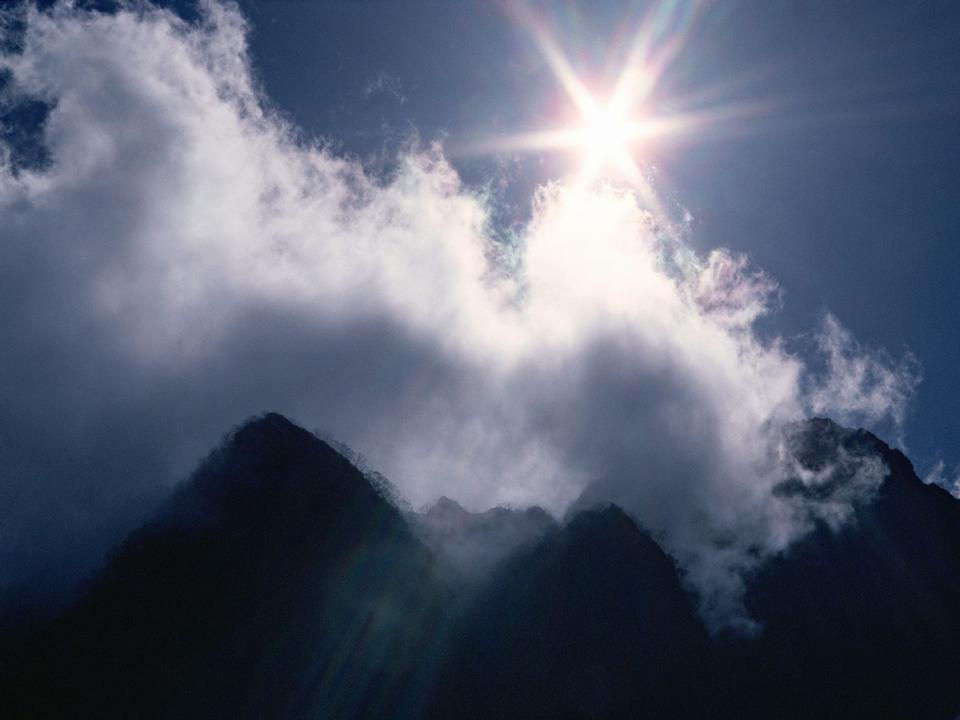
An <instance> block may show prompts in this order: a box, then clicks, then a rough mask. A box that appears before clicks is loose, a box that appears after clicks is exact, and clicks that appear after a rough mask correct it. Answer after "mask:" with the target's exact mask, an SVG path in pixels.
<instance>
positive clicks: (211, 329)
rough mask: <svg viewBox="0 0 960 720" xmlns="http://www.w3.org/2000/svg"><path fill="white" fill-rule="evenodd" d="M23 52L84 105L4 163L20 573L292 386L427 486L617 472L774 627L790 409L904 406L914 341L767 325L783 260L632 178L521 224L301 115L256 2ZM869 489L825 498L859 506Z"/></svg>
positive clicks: (557, 200)
mask: <svg viewBox="0 0 960 720" xmlns="http://www.w3.org/2000/svg"><path fill="white" fill-rule="evenodd" d="M2 64H3V65H4V66H6V67H7V68H9V70H10V72H12V75H13V78H14V83H15V84H14V90H13V92H15V93H18V94H20V95H22V96H30V97H41V98H44V99H46V100H48V101H51V102H53V103H55V104H54V108H53V110H52V112H51V114H50V118H49V122H48V125H47V129H46V138H45V139H46V143H47V145H48V147H49V150H50V154H51V158H52V161H53V164H52V166H51V167H49V168H47V169H45V170H43V171H36V172H20V173H14V172H13V171H12V169H11V168H10V167H9V165H8V166H6V167H4V168H3V169H2V170H0V212H2V215H3V217H4V220H5V223H4V225H3V227H2V228H0V288H2V289H0V294H2V297H0V301H2V302H4V304H5V307H7V308H11V309H12V311H10V312H8V313H6V314H5V315H4V316H3V317H2V318H0V347H3V348H5V351H4V352H5V356H4V362H3V363H2V364H0V447H2V448H4V449H5V454H4V455H3V456H2V458H3V460H2V463H3V464H2V466H0V473H2V475H0V483H2V485H0V487H2V488H3V493H4V496H5V498H6V499H7V502H5V503H4V505H3V509H2V510H0V513H3V515H2V516H0V519H2V523H0V524H2V525H4V526H5V527H6V528H7V533H6V538H5V539H4V540H3V545H2V546H0V547H2V549H0V562H5V563H6V566H7V567H8V568H26V567H28V566H30V565H31V564H32V565H33V566H36V565H37V564H39V562H40V560H39V559H38V558H42V557H47V556H49V555H51V554H53V553H55V552H56V551H58V550H62V549H63V548H65V547H68V546H69V545H76V544H78V543H80V540H81V539H83V538H85V537H86V538H87V539H86V540H83V542H84V543H86V544H87V545H89V544H90V540H89V535H85V533H87V534H89V533H90V532H91V530H92V529H94V528H96V526H97V525H98V523H99V522H101V521H102V518H103V517H105V516H107V515H109V513H116V512H120V511H121V509H122V506H123V503H125V502H128V501H130V500H131V499H132V498H134V497H136V495H137V493H139V492H142V491H143V490H145V489H149V488H153V487H157V486H169V485H170V484H171V483H172V482H174V481H176V480H178V479H180V478H181V477H182V476H183V474H184V473H185V472H186V471H187V470H188V469H189V468H190V467H191V465H192V464H193V463H194V462H195V461H196V460H197V458H198V457H199V456H200V455H201V454H202V452H203V451H204V450H206V449H207V448H209V447H210V446H211V445H212V444H213V443H214V442H215V441H216V440H217V438H218V437H219V434H220V433H221V432H223V431H224V430H225V429H226V428H227V427H229V426H230V425H231V424H233V423H235V422H237V421H238V420H240V419H242V418H243V417H245V416H248V415H250V414H253V413H257V412H260V411H263V410H265V409H277V410H279V411H281V412H285V413H288V414H290V415H291V416H292V417H293V418H295V419H297V420H299V421H301V422H302V423H303V424H305V425H306V426H308V427H322V428H325V429H327V430H329V431H331V432H333V433H334V434H336V436H337V437H339V438H341V439H343V440H344V441H346V442H348V443H349V444H350V445H352V446H354V447H356V448H358V449H360V450H362V451H363V452H364V454H365V455H366V456H367V457H368V458H369V460H370V462H371V464H372V465H374V466H375V467H377V468H379V469H381V470H383V471H384V472H385V473H386V474H387V475H388V476H389V477H390V478H391V479H392V480H393V481H394V482H395V483H396V484H397V485H398V486H399V487H400V488H401V490H402V491H403V492H404V493H405V494H406V495H407V496H408V497H409V498H410V500H411V501H412V502H413V503H414V504H415V505H419V504H422V503H423V502H425V501H427V500H429V499H432V498H434V497H436V496H438V495H441V494H445V495H449V496H452V497H455V498H457V499H458V500H461V501H462V502H464V503H465V504H467V505H468V506H472V507H475V508H482V507H488V506H490V505H494V504H497V503H503V502H509V503H532V502H536V503H542V504H544V505H546V506H547V507H548V508H550V509H552V510H553V511H555V512H561V511H562V510H563V509H564V508H565V507H566V506H567V505H568V504H569V503H570V502H571V501H572V500H573V499H574V498H575V497H576V496H577V495H578V494H579V493H580V492H581V491H582V490H583V489H584V488H585V487H586V486H587V484H588V483H591V482H593V481H598V482H597V484H595V485H594V488H595V489H596V488H599V489H598V490H597V492H602V493H605V494H606V495H607V496H608V497H611V498H613V499H617V500H620V501H621V502H623V503H624V504H625V505H626V506H627V508H628V509H629V510H631V511H632V512H634V513H635V514H636V515H637V516H638V517H639V518H640V519H641V520H642V521H643V522H644V523H645V524H646V525H648V526H649V527H650V528H651V529H653V530H656V531H657V532H658V533H660V534H662V535H663V537H664V538H665V542H666V544H667V546H668V548H669V549H670V550H671V551H672V552H673V553H675V555H676V556H677V557H678V558H679V559H680V561H681V562H682V563H683V564H684V566H685V568H686V569H687V572H688V576H689V578H690V580H691V582H692V583H693V584H694V585H695V586H696V587H697V588H698V590H699V591H700V592H701V597H702V598H703V610H704V614H705V616H706V617H708V618H709V619H710V620H711V622H713V623H714V624H723V623H730V622H733V623H740V624H742V625H744V626H749V623H748V621H746V620H745V619H744V618H742V616H741V612H742V611H741V608H740V607H739V592H740V590H741V588H742V582H743V573H745V572H749V570H751V569H752V568H753V567H755V566H756V564H757V563H758V562H759V561H760V560H762V558H764V557H766V556H767V555H769V554H770V553H773V552H778V551H779V550H781V549H783V548H784V547H786V546H787V545H788V544H789V543H790V542H792V541H793V540H794V539H795V538H796V537H798V536H799V535H801V534H802V533H803V532H805V531H806V530H807V529H808V528H809V523H810V521H811V520H810V518H811V514H810V513H811V512H813V511H812V510H809V511H808V510H802V508H801V509H798V505H797V503H798V502H799V500H797V499H793V500H790V501H788V500H785V499H783V498H782V497H778V496H775V495H774V494H773V488H774V487H775V486H777V485H778V484H779V483H780V482H781V481H782V480H783V479H784V478H785V476H786V475H785V474H786V473H789V472H792V471H793V470H795V468H791V467H789V462H788V461H787V459H786V457H785V456H784V454H783V451H782V450H783V433H782V428H784V427H785V426H786V425H787V424H788V423H789V422H791V421H793V420H796V419H798V418H801V417H803V416H805V415H806V414H807V413H809V412H811V411H812V412H830V413H833V414H835V415H838V416H839V417H841V418H843V419H848V418H851V417H862V418H863V419H864V420H865V421H866V422H877V421H881V420H883V419H884V418H889V419H892V421H893V422H895V423H896V424H897V425H898V426H901V427H902V422H903V418H904V411H905V406H906V402H907V401H908V400H909V398H910V394H911V392H912V390H913V387H914V385H915V384H916V377H917V376H916V373H915V370H914V368H913V366H912V365H911V364H910V362H911V361H909V360H907V361H904V362H902V363H899V364H898V363H894V362H892V361H890V360H889V359H888V358H886V357H885V356H883V355H875V354H869V353H867V352H865V351H864V350H862V349H861V348H858V347H857V346H856V345H855V344H854V343H853V341H852V340H851V339H850V336H849V334H848V333H846V331H845V330H843V328H842V327H841V326H840V325H839V323H837V322H836V320H834V319H833V318H832V317H828V318H827V320H826V322H825V323H824V327H823V330H822V333H821V341H822V346H823V349H824V352H825V357H826V361H827V371H826V373H825V374H816V373H811V372H810V371H809V370H808V369H807V366H806V365H805V363H804V362H803V361H802V360H801V359H800V358H799V357H796V356H794V355H791V354H790V353H788V352H787V351H786V350H785V349H784V347H783V345H782V344H781V343H780V342H779V341H777V340H772V341H770V340H762V339H761V338H759V337H758V335H757V334H756V333H755V332H754V330H753V323H754V321H755V320H756V319H757V318H758V317H760V316H761V315H763V314H764V313H766V312H768V311H769V310H770V309H771V307H773V306H775V304H776V303H777V302H778V301H779V297H778V293H777V288H776V285H775V283H774V282H773V281H772V280H771V279H770V278H769V277H767V276H766V275H764V274H763V273H760V272H757V271H753V270H751V269H750V267H749V264H748V263H747V261H746V259H745V258H742V257H737V256H734V255H732V254H730V253H727V252H725V251H722V250H718V251H715V252H713V253H711V254H710V255H708V256H707V257H706V258H701V257H699V256H698V255H697V254H696V253H694V252H693V251H692V250H690V249H689V248H687V247H685V246H684V245H683V243H682V242H681V241H678V240H676V239H674V237H673V235H672V234H671V235H667V234H665V233H663V232H662V231H661V230H660V229H659V228H658V223H657V222H656V221H655V218H654V217H653V216H652V215H651V214H650V213H649V212H648V211H646V210H645V209H643V207H641V205H640V204H639V203H638V200H637V198H636V197H635V196H634V195H633V194H632V193H630V192H626V191H622V190H617V189H614V188H609V187H607V188H597V189H594V190H591V191H589V192H583V191H578V190H574V189H571V188H570V187H568V186H567V185H565V184H564V183H562V182H561V183H557V184H554V185H551V186H549V187H545V188H542V189H541V191H540V193H539V195H538V197H537V198H536V204H535V207H534V212H533V216H532V219H531V221H530V223H529V225H528V226H527V227H526V228H525V229H524V231H523V232H522V233H521V237H520V239H519V241H518V245H517V246H516V247H513V248H505V247H503V246H502V245H498V244H497V242H496V241H495V240H494V239H493V238H492V237H491V236H490V233H489V232H488V226H489V224H490V222H489V220H490V208H488V207H487V205H486V201H485V200H484V199H483V198H482V197H481V196H480V195H479V194H475V193H473V192H471V191H470V190H469V189H468V188H465V187H464V186H463V185H462V184H461V183H460V180H459V178H458V176H457V174H456V172H455V171H454V170H453V169H452V168H451V167H450V165H449V164H448V163H447V162H446V160H445V159H444V157H443V153H442V149H441V148H438V147H419V146H413V147H410V148H409V149H408V150H407V151H406V152H405V154H404V155H403V157H401V158H400V160H399V162H398V166H397V168H396V170H395V172H394V173H393V174H392V175H391V176H390V177H388V178H380V177H374V176H371V175H369V174H367V173H366V172H365V171H364V170H363V168H361V167H359V166H358V165H356V164H355V163H353V162H351V161H349V160H347V159H344V158H341V157H337V156H335V155H333V154H332V153H331V152H329V151H328V150H326V149H325V148H323V147H321V146H316V145H308V144H305V143H303V142H302V141H299V140H297V139H296V133H295V132H294V131H293V130H292V129H291V128H290V127H288V126H287V125H286V124H285V123H284V122H283V121H282V120H280V119H278V118H277V117H275V116H274V115H272V114H270V113H269V112H267V111H265V110H264V104H263V103H262V98H261V97H260V95H259V93H258V90H257V88H256V86H255V84H254V83H253V81H252V80H251V74H250V68H249V59H248V58H247V55H246V46H245V27H244V23H243V20H242V18H241V17H240V16H239V14H238V13H237V12H236V11H235V10H231V9H229V8H228V7H225V6H221V5H218V4H209V5H207V10H206V18H205V20H204V21H203V23H202V24H201V25H200V26H199V27H192V26H187V25H186V24H184V23H182V22H180V21H178V20H176V19H175V18H174V17H173V16H172V15H170V14H169V13H166V12H163V11H159V10H155V9H148V8H142V7H139V8H136V9H131V10H126V11H124V12H121V13H118V14H116V15H100V14H93V13H87V12H84V11H81V10H77V9H74V8H71V7H70V6H66V5H62V6H58V7H57V8H56V9H55V10H53V11H52V12H48V13H42V14H41V13H37V12H35V11H33V12H31V13H30V14H29V17H28V23H27V30H26V35H25V38H24V49H23V52H22V53H20V54H8V55H6V56H5V57H4V58H3V60H2ZM504 255H511V256H512V260H514V261H515V262H506V263H502V265H494V264H492V263H493V262H494V261H493V260H492V259H494V258H497V257H502V256H504ZM513 265H516V267H517V268H518V269H517V270H516V272H511V273H507V272H503V266H510V267H512V266H513ZM808 481H809V482H815V481H816V479H815V478H806V479H805V482H808ZM851 499H852V498H851V497H848V496H842V497H839V496H838V497H837V498H835V502H834V503H833V504H832V505H830V506H829V510H822V509H821V510H818V512H823V513H828V515H829V518H828V519H830V520H831V521H834V520H836V521H840V520H842V519H843V517H844V512H845V510H844V508H846V507H848V506H849V502H850V501H851ZM817 507H818V508H822V507H826V506H820V505H818V506H817ZM824 517H827V516H826V515H824ZM50 532H55V533H56V534H55V535H52V536H50V535H49V534H50ZM44 533H47V535H48V536H50V537H55V538H57V539H58V540H57V542H59V545H58V544H57V542H53V541H51V542H52V544H51V546H50V547H43V546H42V545H40V544H39V543H38V541H37V538H38V537H40V536H41V535H43V534H44ZM102 535H103V537H107V536H108V533H106V532H104V533H102ZM45 553H46V555H45ZM8 572H9V573H10V574H11V576H13V575H14V574H15V573H16V572H17V570H9V571H8ZM0 580H2V578H0ZM8 581H10V582H12V580H10V579H8Z"/></svg>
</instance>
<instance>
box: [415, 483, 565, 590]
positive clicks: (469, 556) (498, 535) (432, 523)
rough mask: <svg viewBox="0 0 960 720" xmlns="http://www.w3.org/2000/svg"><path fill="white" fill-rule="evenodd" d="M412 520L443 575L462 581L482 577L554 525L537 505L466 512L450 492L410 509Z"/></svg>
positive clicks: (550, 518)
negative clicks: (416, 509) (414, 510)
mask: <svg viewBox="0 0 960 720" xmlns="http://www.w3.org/2000/svg"><path fill="white" fill-rule="evenodd" d="M410 522H411V525H412V527H413V530H414V532H415V533H416V534H417V536H418V537H419V538H420V539H421V540H422V541H423V542H424V544H425V545H426V546H427V547H428V548H430V550H431V551H432V552H433V553H434V555H435V556H436V557H437V559H438V561H439V562H440V564H441V566H442V567H443V569H444V571H445V573H446V574H447V576H448V577H453V578H455V579H457V580H460V581H461V582H466V583H475V582H479V581H482V580H483V579H485V578H486V577H487V576H488V575H489V573H490V571H491V570H492V569H493V568H494V567H495V566H496V565H497V564H498V563H499V562H500V561H501V560H503V559H504V558H505V557H507V556H508V555H509V554H510V553H512V552H514V551H515V550H517V549H518V548H520V547H523V546H524V545H529V544H531V543H534V542H536V541H537V540H539V539H540V538H541V537H543V536H544V535H545V534H546V533H547V532H549V531H550V530H553V529H554V528H556V526H557V523H556V521H555V520H554V519H553V518H552V517H551V516H550V515H549V514H548V513H547V512H546V511H545V510H543V509H542V508H539V507H528V508H522V509H517V508H509V507H495V508H491V509H490V510H486V511H484V512H469V511H467V510H465V509H464V508H463V507H462V506H461V505H460V504H459V503H457V502H456V501H454V500H451V499H450V498H448V497H441V498H440V499H439V500H437V501H436V502H434V503H433V504H431V505H430V506H429V507H427V508H426V509H425V510H424V511H423V512H420V513H413V514H411V515H410Z"/></svg>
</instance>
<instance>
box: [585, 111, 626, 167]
mask: <svg viewBox="0 0 960 720" xmlns="http://www.w3.org/2000/svg"><path fill="white" fill-rule="evenodd" d="M585 119H586V120H587V123H588V124H587V125H586V127H585V128H584V131H583V144H584V148H585V150H586V155H587V157H589V158H593V159H595V160H597V161H600V162H604V163H607V162H610V161H614V160H615V159H616V158H617V157H618V156H621V155H623V154H625V153H629V152H630V139H631V138H630V136H631V132H630V123H628V122H626V121H624V119H623V118H621V117H618V116H617V114H616V113H615V112H613V110H612V109H610V108H603V109H600V110H597V111H595V112H593V113H591V115H590V116H589V117H587V118H585Z"/></svg>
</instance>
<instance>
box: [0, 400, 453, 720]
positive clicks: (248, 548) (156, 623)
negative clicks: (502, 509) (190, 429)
mask: <svg viewBox="0 0 960 720" xmlns="http://www.w3.org/2000/svg"><path fill="white" fill-rule="evenodd" d="M441 610H442V596H441V595H440V591H439V585H438V583H437V582H436V578H435V576H434V569H433V562H432V558H431V557H430V555H429V553H428V552H427V551H426V550H425V549H424V548H423V547H422V546H421V545H420V543H419V542H418V541H417V540H416V539H415V538H414V537H413V535H412V534H411V533H410V531H409V529H408V528H407V525H406V523H405V522H404V520H403V518H402V517H401V515H400V514H399V512H398V511H397V510H396V509H394V508H393V507H392V506H391V505H390V504H388V503H387V502H385V501H384V500H383V499H382V498H381V497H380V496H379V495H378V494H377V493H376V492H375V491H374V489H373V488H372V487H371V486H370V484H369V483H368V482H367V481H366V480H365V479H364V477H363V476H362V475H361V473H360V472H359V471H358V470H356V468H354V467H353V466H352V465H351V464H350V463H349V462H347V461H346V460H345V459H344V458H343V457H341V456H340V455H338V454H337V453H336V452H334V451H333V450H332V449H331V448H330V447H329V446H327V445H326V444H324V443H323V442H322V441H320V440H319V439H317V438H316V437H315V436H313V435H312V434H310V433H308V432H306V431H304V430H302V429H300V428H298V427H296V426H295V425H293V424H291V423H290V422H289V421H287V420H286V419H284V418H283V417H281V416H279V415H272V414H271V415H265V416H263V417H261V418H259V419H257V420H254V421H252V422H249V423H247V424H246V425H244V426H243V427H241V428H240V429H239V430H237V431H236V432H235V433H234V434H233V435H232V436H231V437H230V438H229V439H228V440H227V442H226V443H225V445H224V446H223V447H222V448H221V449H220V450H218V451H216V452H215V453H213V454H212V455H211V456H210V457H209V458H208V459H207V460H206V462H204V463H203V465H202V466H201V468H200V469H199V471H198V472H197V473H196V474H195V475H194V477H193V478H192V479H191V480H190V481H189V482H188V483H186V484H185V485H184V486H183V487H181V488H180V489H179V491H177V492H176V493H175V495H174V496H173V497H172V498H171V499H170V501H169V502H168V503H167V504H166V506H165V507H164V509H163V511H162V512H161V514H160V515H159V516H158V517H157V518H156V519H155V520H154V521H153V522H151V523H150V524H148V525H147V526H146V527H144V528H142V529H141V530H139V531H137V532H135V533H133V534H132V535H131V536H130V537H129V538H128V539H127V540H126V541H125V542H124V543H123V545H122V546H121V547H120V548H119V550H118V551H117V552H116V555H115V557H114V558H113V559H112V561H111V562H110V563H109V564H108V566H107V567H106V568H105V569H104V570H103V571H102V572H101V573H100V574H99V575H98V576H97V578H96V579H95V580H94V582H93V583H92V585H91V587H90V589H89V592H88V593H87V595H86V598H85V600H84V601H83V602H82V603H81V604H80V605H78V606H77V607H76V608H74V609H73V610H72V611H71V612H69V613H68V614H67V615H65V616H64V617H63V618H61V619H60V620H59V621H58V622H57V623H55V624H54V625H53V626H52V627H50V628H49V629H48V630H47V632H46V633H45V635H44V637H43V638H42V640H41V641H40V642H39V644H38V645H37V646H36V647H35V648H34V649H33V650H32V652H31V653H30V656H29V657H28V658H27V659H26V660H22V659H21V660H20V661H19V662H18V664H17V667H16V668H15V672H16V677H15V679H14V680H13V681H12V682H11V683H10V685H12V687H13V689H14V690H15V696H14V695H13V694H11V693H7V694H5V695H4V697H3V699H2V700H0V703H2V704H4V705H7V710H6V712H3V711H2V710H0V715H4V716H6V717H12V716H24V717H41V716H55V717H68V716H69V717H74V716H76V715H77V714H81V715H89V716H94V717H126V718H133V717H371V718H372V717H403V716H408V715H414V714H416V712H417V706H416V702H417V701H418V700H419V699H420V698H421V697H422V694H423V693H422V688H421V685H422V684H423V683H424V682H425V681H426V680H427V679H428V677H429V673H428V672H425V671H426V670H427V669H428V668H426V667H425V664H426V663H429V659H430V658H431V657H432V656H433V654H434V647H435V645H436V644H437V643H439V642H440V641H441V638H440V637H439V635H438V634H437V633H436V632H435V630H436V629H437V628H438V627H439V626H440V623H439V622H438V619H439V614H440V612H441ZM8 703H14V705H13V707H12V708H11V707H9V705H8Z"/></svg>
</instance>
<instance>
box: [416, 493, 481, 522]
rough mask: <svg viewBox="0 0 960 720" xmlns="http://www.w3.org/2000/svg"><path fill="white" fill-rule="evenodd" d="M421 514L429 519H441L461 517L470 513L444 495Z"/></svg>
mask: <svg viewBox="0 0 960 720" xmlns="http://www.w3.org/2000/svg"><path fill="white" fill-rule="evenodd" d="M423 514H424V515H425V516H427V517H429V518H441V517H463V516H465V515H469V514H470V513H468V512H467V510H466V509H465V508H464V507H463V505H461V504H460V503H458V502H457V501H456V500H451V499H450V498H448V497H447V496H446V495H441V496H440V497H439V498H437V499H436V500H435V501H434V502H433V503H432V504H431V505H429V506H428V507H427V508H426V509H425V510H424V511H423Z"/></svg>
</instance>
